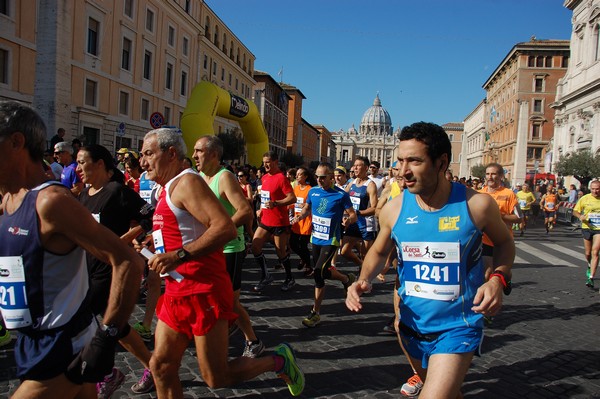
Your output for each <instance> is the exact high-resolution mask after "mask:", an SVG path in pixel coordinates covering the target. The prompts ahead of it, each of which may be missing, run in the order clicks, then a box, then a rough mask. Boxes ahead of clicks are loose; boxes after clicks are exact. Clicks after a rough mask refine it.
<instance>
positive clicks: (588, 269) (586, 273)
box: [585, 266, 592, 278]
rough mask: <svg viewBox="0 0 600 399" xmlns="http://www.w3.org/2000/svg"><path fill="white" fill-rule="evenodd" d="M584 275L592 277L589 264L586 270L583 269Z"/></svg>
mask: <svg viewBox="0 0 600 399" xmlns="http://www.w3.org/2000/svg"><path fill="white" fill-rule="evenodd" d="M585 277H586V278H590V277H592V269H590V267H589V266H588V268H587V270H586V271H585Z"/></svg>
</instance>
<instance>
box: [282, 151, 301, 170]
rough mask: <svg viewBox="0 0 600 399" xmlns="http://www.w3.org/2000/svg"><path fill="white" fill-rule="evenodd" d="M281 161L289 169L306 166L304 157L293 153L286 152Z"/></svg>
mask: <svg viewBox="0 0 600 399" xmlns="http://www.w3.org/2000/svg"><path fill="white" fill-rule="evenodd" d="M279 161H280V162H283V163H284V164H285V166H287V167H288V168H297V167H298V166H302V165H304V157H303V156H302V155H298V154H294V153H293V152H291V151H286V153H285V154H283V155H282V156H281V157H280V158H279Z"/></svg>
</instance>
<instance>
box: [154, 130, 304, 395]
mask: <svg viewBox="0 0 600 399" xmlns="http://www.w3.org/2000/svg"><path fill="white" fill-rule="evenodd" d="M142 153H143V157H142V167H143V168H144V169H146V171H147V173H148V178H149V179H151V180H153V181H155V182H156V183H157V184H159V185H160V186H161V187H162V193H161V194H160V198H159V201H158V203H157V205H156V211H155V213H154V232H153V234H152V236H153V240H154V250H155V252H156V254H155V255H154V256H152V257H151V258H150V259H149V260H148V266H149V267H150V269H152V270H154V271H156V272H157V273H159V274H163V273H169V272H170V273H172V272H174V271H176V272H178V273H179V274H181V275H182V276H183V280H180V279H178V280H175V279H174V278H173V276H172V274H171V276H169V277H166V289H165V294H164V295H163V296H162V297H161V298H160V300H159V303H158V305H157V308H156V313H157V317H158V323H157V326H156V334H155V349H154V353H153V354H152V359H151V361H150V369H151V371H152V374H153V375H154V382H155V384H156V391H157V396H158V397H159V398H163V397H164V398H166V397H183V389H182V387H181V382H180V380H179V367H180V365H181V359H182V358H183V355H184V353H185V351H186V349H187V348H188V347H189V344H190V342H191V341H192V340H193V341H194V342H195V344H196V353H197V357H198V364H199V366H200V374H201V376H202V379H203V380H204V382H205V383H206V384H207V385H208V386H209V387H211V388H220V387H225V386H232V385H236V384H238V383H240V382H242V381H245V380H249V379H252V378H254V377H256V376H258V375H260V374H262V373H264V372H266V371H275V372H276V373H278V374H279V375H280V376H282V378H283V379H284V380H285V381H286V382H287V384H288V388H289V390H290V392H291V393H292V394H293V395H295V396H296V395H299V394H300V393H301V392H302V390H303V389H304V375H303V374H302V371H300V369H299V368H298V366H297V365H296V360H295V356H294V352H293V349H292V348H291V346H289V345H288V344H280V345H278V346H277V347H276V348H275V354H274V355H273V356H267V357H261V358H244V360H243V361H241V360H240V359H239V358H238V359H232V360H231V361H230V360H228V356H227V353H228V349H227V348H228V347H229V335H228V329H229V324H230V323H231V322H232V321H233V320H235V319H236V317H237V315H236V314H235V313H234V312H233V288H232V284H231V281H230V279H229V275H228V273H227V270H226V267H225V258H224V256H223V246H224V245H225V244H227V243H228V242H229V241H231V240H233V239H234V238H236V237H237V231H236V228H235V225H234V224H233V222H232V220H231V218H230V217H229V214H228V213H227V211H226V210H225V208H224V207H223V205H221V203H220V202H219V200H218V199H217V197H216V196H215V195H214V194H213V192H212V191H211V189H210V188H209V186H208V185H207V184H206V183H205V182H204V180H203V179H202V177H201V176H200V175H198V174H197V173H196V172H194V171H193V170H191V169H185V170H184V169H183V164H182V161H183V158H184V157H185V153H186V147H185V143H184V141H183V137H182V136H181V133H180V132H179V130H178V129H169V128H162V129H157V130H152V131H150V132H149V133H148V134H146V137H145V138H144V145H143V148H142Z"/></svg>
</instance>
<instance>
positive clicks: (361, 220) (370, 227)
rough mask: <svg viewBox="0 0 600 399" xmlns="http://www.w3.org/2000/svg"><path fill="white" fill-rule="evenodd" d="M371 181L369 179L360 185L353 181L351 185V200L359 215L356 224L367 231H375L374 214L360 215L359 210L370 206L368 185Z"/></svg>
mask: <svg viewBox="0 0 600 399" xmlns="http://www.w3.org/2000/svg"><path fill="white" fill-rule="evenodd" d="M369 184H375V183H371V180H367V181H366V182H364V184H363V185H362V186H360V187H357V186H356V184H354V183H352V185H351V186H350V191H349V192H348V193H349V194H350V200H351V201H352V207H353V208H354V211H355V212H356V215H357V216H358V218H357V220H356V226H357V227H358V228H359V229H360V230H361V231H363V230H365V229H366V230H367V231H375V228H374V223H373V219H374V218H373V217H372V216H367V217H365V216H360V215H358V211H363V210H365V209H367V208H368V207H369V200H370V198H369V193H368V192H367V186H368V185H369Z"/></svg>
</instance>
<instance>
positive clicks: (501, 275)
mask: <svg viewBox="0 0 600 399" xmlns="http://www.w3.org/2000/svg"><path fill="white" fill-rule="evenodd" d="M492 277H498V278H499V279H500V282H501V283H502V285H503V286H504V289H503V291H504V295H510V293H511V292H512V281H511V280H510V279H508V278H507V277H506V275H505V274H504V273H503V272H502V271H500V270H494V272H493V273H492V274H490V279H491V278H492Z"/></svg>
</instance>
